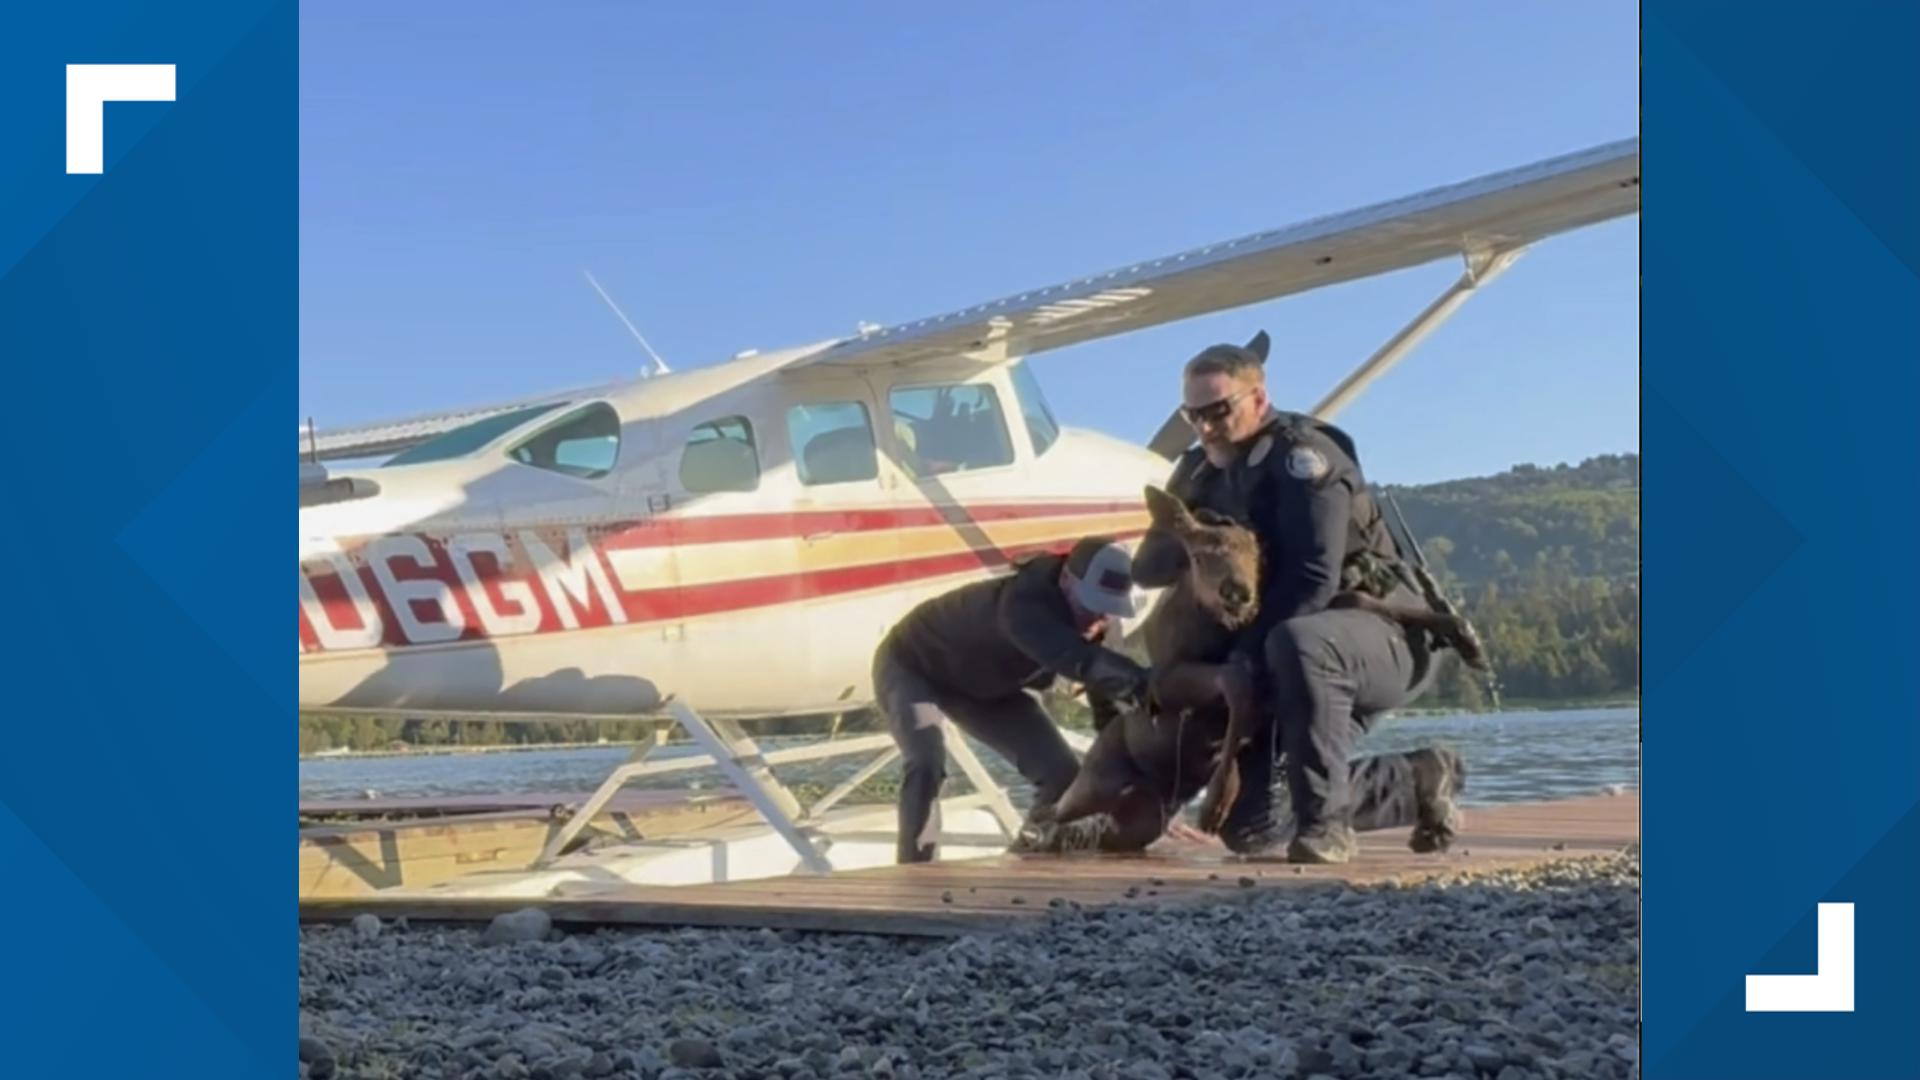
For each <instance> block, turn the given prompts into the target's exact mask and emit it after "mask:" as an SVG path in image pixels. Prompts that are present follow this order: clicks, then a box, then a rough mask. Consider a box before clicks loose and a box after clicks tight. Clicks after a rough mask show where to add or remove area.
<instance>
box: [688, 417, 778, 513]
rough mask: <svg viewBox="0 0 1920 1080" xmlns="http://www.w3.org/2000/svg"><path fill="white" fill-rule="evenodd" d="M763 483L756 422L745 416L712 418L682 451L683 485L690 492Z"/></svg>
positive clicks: (746, 487) (739, 488) (747, 487)
mask: <svg viewBox="0 0 1920 1080" xmlns="http://www.w3.org/2000/svg"><path fill="white" fill-rule="evenodd" d="M759 486H760V455H759V452H758V450H757V449H756V447H755V445H754V441H753V424H752V423H750V422H749V421H748V420H747V418H746V417H744V416H729V417H726V418H724V419H721V420H709V421H707V422H706V423H704V424H701V425H700V426H699V427H697V428H694V429H693V433H692V434H691V435H689V436H687V445H686V449H684V450H682V451H681V453H680V487H681V489H682V490H684V491H686V492H688V493H690V494H699V493H702V492H711V491H753V490H754V489H756V488H758V487H759Z"/></svg>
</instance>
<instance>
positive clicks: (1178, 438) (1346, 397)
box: [1147, 247, 1527, 460]
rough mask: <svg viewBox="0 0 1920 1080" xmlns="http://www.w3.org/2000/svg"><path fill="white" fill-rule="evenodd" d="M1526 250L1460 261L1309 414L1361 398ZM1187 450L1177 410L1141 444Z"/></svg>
mask: <svg viewBox="0 0 1920 1080" xmlns="http://www.w3.org/2000/svg"><path fill="white" fill-rule="evenodd" d="M1526 250H1527V249H1526V248H1524V247H1518V248H1507V249H1504V250H1500V251H1483V252H1478V253H1474V254H1470V255H1468V256H1466V263H1467V266H1466V269H1465V270H1463V271H1461V272H1460V276H1459V278H1457V279H1456V280H1455V281H1454V283H1453V284H1451V285H1449V286H1447V288H1446V291H1444V292H1442V293H1441V294H1440V295H1439V296H1437V297H1435V298H1434V301H1433V303H1431V304H1428V305H1427V306H1426V309H1425V310H1424V311H1422V312H1420V314H1418V315H1415V316H1414V317H1413V321H1411V322H1409V323H1407V325H1406V326H1404V327H1401V328H1400V332H1399V333H1397V334H1395V335H1393V336H1392V337H1390V338H1388V339H1387V343H1386V344H1384V345H1382V346H1380V348H1379V349H1378V350H1376V351H1375V352H1374V354H1373V355H1372V356H1369V357H1367V359H1366V361H1365V362H1364V363H1362V364H1361V365H1360V366H1359V367H1357V368H1354V369H1353V371H1352V373H1351V374H1349V375H1348V376H1347V377H1346V378H1344V379H1342V380H1340V385H1338V386H1336V387H1334V388H1333V392H1332V393H1329V394H1328V395H1327V396H1326V397H1325V398H1323V399H1321V401H1320V403H1319V404H1318V405H1315V406H1314V407H1313V411H1312V415H1314V416H1316V417H1318V418H1319V419H1321V420H1332V419H1333V418H1334V417H1335V416H1336V415H1338V414H1339V412H1340V410H1342V409H1344V408H1346V407H1347V406H1348V405H1351V404H1353V401H1354V399H1355V398H1358V397H1359V396H1360V395H1361V394H1362V393H1364V392H1365V391H1366V389H1367V387H1369V386H1371V385H1372V384H1373V381H1374V380H1375V379H1378V378H1379V377H1380V376H1382V375H1384V374H1386V373H1387V371H1388V370H1390V369H1391V368H1392V367H1393V366H1394V365H1395V364H1398V363H1399V362H1400V361H1401V360H1403V359H1405V357H1406V355H1407V354H1408V353H1410V352H1412V351H1413V350H1414V348H1415V346H1417V345H1419V344H1420V343H1421V342H1422V341H1425V340H1426V338H1427V335H1429V334H1431V333H1433V332H1434V331H1435V330H1436V329H1438V328H1439V326H1440V324H1441V323H1444V322H1446V321H1447V319H1448V318H1449V317H1451V316H1452V315H1453V313H1454V312H1456V311H1458V310H1460V305H1462V304H1464V303H1466V302H1467V298H1468V297H1470V296H1472V295H1473V294H1474V293H1475V292H1476V291H1478V290H1479V288H1480V286H1482V285H1485V284H1487V283H1488V282H1490V281H1492V280H1493V279H1494V278H1497V277H1499V276H1500V275H1501V274H1503V273H1506V271H1507V268H1508V267H1510V266H1512V265H1513V264H1514V261H1515V260H1517V259H1518V258H1520V256H1521V255H1522V254H1524V253H1525V252H1526ZM1192 445H1193V428H1191V427H1189V426H1188V425H1187V422H1186V420H1185V419H1184V418H1182V417H1181V415H1180V410H1179V409H1177V408H1176V409H1175V410H1173V412H1172V414H1171V415H1169V416H1168V417H1167V419H1166V421H1165V422H1164V423H1162V424H1161V425H1160V430H1158V431H1156V432H1154V434H1153V438H1152V439H1151V440H1149V441H1148V443H1147V446H1148V448H1149V449H1151V450H1152V451H1153V452H1154V453H1156V454H1159V455H1160V456H1161V457H1164V458H1167V459H1168V460H1172V459H1173V458H1176V457H1179V456H1180V454H1181V452H1182V451H1184V450H1185V449H1186V448H1187V447H1189V446H1192Z"/></svg>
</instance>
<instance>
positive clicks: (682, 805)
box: [300, 788, 759, 902]
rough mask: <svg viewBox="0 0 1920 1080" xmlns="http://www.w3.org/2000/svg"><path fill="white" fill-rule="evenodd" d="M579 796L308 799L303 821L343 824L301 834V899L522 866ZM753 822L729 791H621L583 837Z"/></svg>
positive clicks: (363, 893) (370, 893) (361, 893)
mask: <svg viewBox="0 0 1920 1080" xmlns="http://www.w3.org/2000/svg"><path fill="white" fill-rule="evenodd" d="M578 799H579V796H578V795H575V794H553V795H538V794H535V795H513V796H494V795H487V796H462V797H452V798H447V797H442V798H434V799H336V800H313V801H308V802H304V803H302V804H301V806H300V813H301V816H302V817H303V818H313V819H320V820H336V821H339V822H340V824H332V825H310V826H306V827H303V828H302V829H301V830H300V899H301V901H302V902H305V901H307V900H317V899H322V898H326V899H339V898H345V897H368V898H372V897H375V896H376V894H377V892H378V890H381V889H391V888H400V887H408V888H417V887H420V886H426V885H434V884H438V883H440V882H444V881H450V880H452V879H454V878H456V877H458V876H460V875H462V874H470V873H473V872H475V871H482V870H501V869H520V868H523V867H525V866H527V865H528V864H529V863H531V862H532V861H533V858H534V856H536V855H538V854H539V853H540V851H541V849H542V848H544V847H546V845H547V841H549V840H551V839H552V838H553V836H554V834H555V833H557V832H559V831H560V829H561V827H562V826H563V825H564V824H565V822H566V814H565V813H562V812H560V811H561V809H562V808H564V807H566V806H567V805H568V804H569V803H572V802H577V801H578ZM757 820H759V817H758V813H757V812H756V811H755V810H754V808H753V806H752V804H751V803H749V802H747V800H746V799H745V798H743V797H742V796H741V795H740V794H739V793H738V792H735V791H733V790H732V789H731V788H721V789H716V790H714V791H711V792H707V793H704V794H703V795H702V797H700V798H697V799H689V798H688V797H687V796H686V795H685V794H684V793H682V792H672V791H667V792H662V791H626V792H622V793H621V794H620V795H619V796H618V797H616V798H615V799H614V800H613V801H612V802H611V803H609V804H608V805H607V807H606V809H605V810H604V811H602V812H601V814H600V815H599V816H598V817H597V818H596V819H595V820H594V821H593V823H592V825H591V827H590V832H589V835H590V836H593V835H607V836H611V837H618V838H622V839H627V840H637V839H641V838H643V837H647V836H655V835H673V834H676V833H690V832H698V831H701V830H712V829H717V828H724V827H727V826H730V825H741V824H746V823H748V822H752V821H757Z"/></svg>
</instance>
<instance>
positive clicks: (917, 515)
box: [885, 371, 1050, 591]
mask: <svg viewBox="0 0 1920 1080" xmlns="http://www.w3.org/2000/svg"><path fill="white" fill-rule="evenodd" d="M885 396H886V408H887V413H888V416H889V417H890V420H891V424H890V431H889V435H890V436H891V437H892V439H893V449H892V456H893V457H894V459H895V460H896V461H897V462H898V465H899V468H900V470H901V472H902V474H903V475H902V480H901V483H900V484H899V486H898V488H897V497H896V502H897V503H898V505H899V506H900V508H901V513H902V514H903V515H904V516H906V517H908V518H912V519H914V520H916V521H922V522H927V523H929V524H928V525H923V527H920V528H916V529H913V530H909V531H907V532H904V533H902V535H901V543H902V544H903V545H905V547H906V550H904V551H903V555H902V557H903V558H905V559H910V560H911V561H912V562H913V563H915V564H916V565H918V566H921V567H922V568H924V569H925V570H926V571H927V574H926V575H925V580H926V581H927V588H926V589H925V590H923V591H940V590H941V589H944V588H950V587H952V586H953V585H954V584H955V583H956V581H955V575H959V576H961V577H962V578H966V577H977V576H979V575H980V574H982V573H991V572H997V571H999V570H1001V569H1004V568H1005V567H1006V566H1007V564H1008V560H1009V559H1010V558H1013V557H1018V556H1019V555H1020V554H1022V553H1023V551H1024V550H1025V549H1026V548H1027V547H1030V546H1031V545H1032V544H1033V543H1035V542H1038V541H1042V540H1046V539H1049V538H1050V537H1046V536H1041V535H1039V534H1038V533H1035V532H1034V529H1035V528H1036V526H1037V524H1038V523H1036V522H1027V521H1023V520H1021V519H1019V518H1018V517H1017V516H1012V515H1013V513H1014V511H1013V507H1014V506H1016V505H1017V504H1019V503H1022V502H1030V501H1031V499H1030V498H1029V494H1030V493H1028V492H1027V490H1026V488H1027V481H1028V476H1027V472H1028V470H1027V469H1026V468H1024V463H1023V461H1022V457H1021V452H1022V450H1023V449H1024V443H1017V442H1016V441H1015V436H1014V427H1013V425H1014V423H1016V422H1017V419H1018V416H1019V413H1018V406H1017V404H1016V403H1015V402H1013V400H1012V395H1011V393H1010V390H1009V387H1008V386H1007V385H1006V383H1005V380H1004V378H1003V377H1002V375H1001V374H1000V373H999V372H997V371H995V372H989V373H986V374H981V373H979V372H977V371H974V372H966V371H957V372H952V373H947V374H929V375H918V374H903V376H902V377H901V378H900V379H898V380H897V381H895V382H894V383H892V384H891V385H889V386H888V387H887V388H886V391H885ZM988 511H991V512H988Z"/></svg>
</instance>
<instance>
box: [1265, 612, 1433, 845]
mask: <svg viewBox="0 0 1920 1080" xmlns="http://www.w3.org/2000/svg"><path fill="white" fill-rule="evenodd" d="M1266 660H1267V676H1268V680H1269V687H1270V691H1271V697H1270V698H1269V700H1270V702H1271V706H1272V708H1271V711H1270V712H1269V713H1268V719H1269V722H1270V726H1269V727H1268V728H1267V730H1266V731H1265V732H1264V737H1263V738H1256V739H1255V740H1254V745H1253V746H1250V747H1248V752H1247V753H1245V754H1243V755H1242V757H1241V769H1242V776H1243V777H1244V781H1243V783H1244V787H1243V790H1244V791H1246V792H1247V793H1248V796H1249V797H1247V798H1245V799H1243V802H1244V803H1245V804H1246V805H1245V808H1244V809H1241V808H1236V809H1237V810H1239V812H1238V813H1236V814H1235V815H1234V817H1235V818H1237V819H1241V820H1246V819H1247V818H1248V817H1249V816H1254V817H1267V816H1268V815H1269V814H1270V813H1271V809H1272V808H1271V804H1270V798H1271V796H1270V794H1269V793H1270V791H1271V788H1272V780H1273V769H1274V764H1275V760H1276V759H1278V758H1280V757H1281V756H1282V755H1284V757H1285V761H1286V779H1287V785H1286V786H1287V793H1288V797H1289V799H1290V800H1291V802H1292V817H1293V825H1294V828H1295V830H1297V831H1299V832H1305V831H1307V830H1309V829H1313V828H1316V827H1318V826H1321V825H1325V824H1342V825H1347V826H1350V827H1355V828H1358V829H1362V830H1364V829H1368V828H1388V827H1392V826H1394V825H1399V824H1411V823H1412V816H1413V806H1412V802H1411V796H1412V793H1413V791H1414V775H1413V758H1412V756H1411V755H1410V754H1404V753H1396V754H1379V755H1374V756H1372V757H1368V758H1365V759H1362V760H1360V761H1353V760H1352V757H1353V748H1354V744H1355V743H1356V742H1358V741H1359V739H1360V736H1361V735H1362V734H1364V733H1365V730H1366V725H1367V724H1368V723H1369V722H1370V721H1371V720H1372V719H1373V717H1375V716H1376V715H1378V714H1379V713H1382V712H1385V711H1387V710H1389V709H1394V708H1398V707H1399V706H1402V705H1405V704H1406V703H1407V702H1409V701H1411V700H1413V699H1414V698H1415V697H1417V696H1418V695H1419V693H1420V691H1421V690H1423V689H1424V685H1416V678H1419V680H1420V682H1421V683H1424V682H1425V680H1426V678H1427V677H1429V676H1428V673H1427V672H1423V671H1417V670H1416V668H1418V667H1429V669H1430V665H1419V664H1417V663H1416V658H1415V656H1414V654H1413V649H1412V647H1411V646H1409V645H1408V643H1407V638H1406V634H1405V632H1404V631H1402V630H1401V629H1400V627H1399V626H1397V625H1395V624H1394V623H1392V622H1390V621H1388V620H1387V619H1384V618H1382V617H1380V616H1378V615H1373V614H1370V613H1368V612H1364V611H1358V610H1354V609H1336V610H1328V611H1322V612H1318V613H1316V614H1313V615H1303V616H1301V617H1299V618H1297V619H1290V620H1288V621H1287V622H1285V623H1282V624H1281V625H1280V626H1278V627H1276V628H1275V629H1274V631H1273V633H1272V634H1271V635H1270V636H1268V638H1267V642H1266ZM1356 816H1357V818H1358V819H1357V820H1356ZM1403 819H1404V820H1403Z"/></svg>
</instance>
